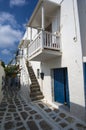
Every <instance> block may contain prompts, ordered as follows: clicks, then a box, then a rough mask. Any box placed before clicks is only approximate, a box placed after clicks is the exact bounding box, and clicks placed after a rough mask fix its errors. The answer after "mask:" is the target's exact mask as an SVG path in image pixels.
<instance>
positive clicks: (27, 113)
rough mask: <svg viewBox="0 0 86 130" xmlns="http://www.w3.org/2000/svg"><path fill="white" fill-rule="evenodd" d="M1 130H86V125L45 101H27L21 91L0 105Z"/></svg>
mask: <svg viewBox="0 0 86 130" xmlns="http://www.w3.org/2000/svg"><path fill="white" fill-rule="evenodd" d="M0 130H86V125H85V124H84V122H81V121H80V120H78V119H76V118H75V117H73V116H71V115H69V114H68V113H66V112H65V111H62V110H59V109H56V108H54V107H53V106H51V105H50V104H47V103H45V102H44V101H38V102H29V101H27V100H26V99H25V97H24V96H22V94H21V93H20V91H19V92H18V93H15V92H14V95H5V96H4V98H3V100H2V102H1V104H0Z"/></svg>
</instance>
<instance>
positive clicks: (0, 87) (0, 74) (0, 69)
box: [0, 65, 5, 102]
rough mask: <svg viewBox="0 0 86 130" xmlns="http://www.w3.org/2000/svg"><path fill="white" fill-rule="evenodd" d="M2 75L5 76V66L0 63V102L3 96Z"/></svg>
mask: <svg viewBox="0 0 86 130" xmlns="http://www.w3.org/2000/svg"><path fill="white" fill-rule="evenodd" d="M2 76H3V77H5V72H4V68H3V67H2V66H1V65H0V102H1V100H2V98H3V92H2Z"/></svg>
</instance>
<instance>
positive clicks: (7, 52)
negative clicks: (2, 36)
mask: <svg viewBox="0 0 86 130" xmlns="http://www.w3.org/2000/svg"><path fill="white" fill-rule="evenodd" d="M1 53H2V54H3V55H11V53H10V51H9V50H8V49H3V50H2V51H1Z"/></svg>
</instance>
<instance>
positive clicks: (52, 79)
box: [50, 67, 70, 111]
mask: <svg viewBox="0 0 86 130" xmlns="http://www.w3.org/2000/svg"><path fill="white" fill-rule="evenodd" d="M65 68H67V67H58V68H52V69H51V70H50V71H51V86H52V87H51V89H52V90H51V91H52V102H54V103H55V104H57V105H58V106H60V105H63V106H66V107H67V110H68V111H69V109H70V106H69V105H66V103H65V104H62V103H59V102H56V101H55V97H54V69H65ZM67 74H68V68H67ZM68 89H69V87H68ZM69 95H70V94H69ZM69 101H70V97H69Z"/></svg>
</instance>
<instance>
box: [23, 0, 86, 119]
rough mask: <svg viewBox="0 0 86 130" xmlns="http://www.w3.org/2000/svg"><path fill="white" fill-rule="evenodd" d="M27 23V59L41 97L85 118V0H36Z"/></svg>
mask: <svg viewBox="0 0 86 130" xmlns="http://www.w3.org/2000/svg"><path fill="white" fill-rule="evenodd" d="M28 27H30V30H29V32H28V31H26V32H28V34H30V38H29V39H30V44H29V45H28V47H27V53H28V54H27V56H28V58H27V59H28V61H29V62H30V64H31V65H32V67H33V69H34V72H35V74H36V77H37V79H38V81H39V84H40V87H41V91H42V92H43V95H44V98H45V99H46V101H48V102H50V103H53V104H56V105H57V106H58V107H63V108H65V107H68V109H69V111H70V112H71V113H72V114H73V115H76V117H78V118H80V119H82V120H85V117H86V104H85V98H86V94H85V93H86V86H85V85H84V75H86V74H85V73H86V72H85V70H86V65H85V62H86V37H85V36H86V0H83V1H82V0H39V2H38V4H37V6H36V8H35V10H34V12H33V14H32V16H31V18H30V20H29V22H28ZM33 28H34V29H36V30H37V33H36V35H35V37H33V32H32V29H33ZM27 39H28V35H27V37H26V38H24V41H26V40H27ZM23 50H24V48H23ZM83 65H84V66H85V67H83ZM41 72H42V74H44V78H43V79H42V78H41V76H38V75H39V74H38V73H41ZM84 72H85V73H84ZM85 78H86V77H85Z"/></svg>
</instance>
